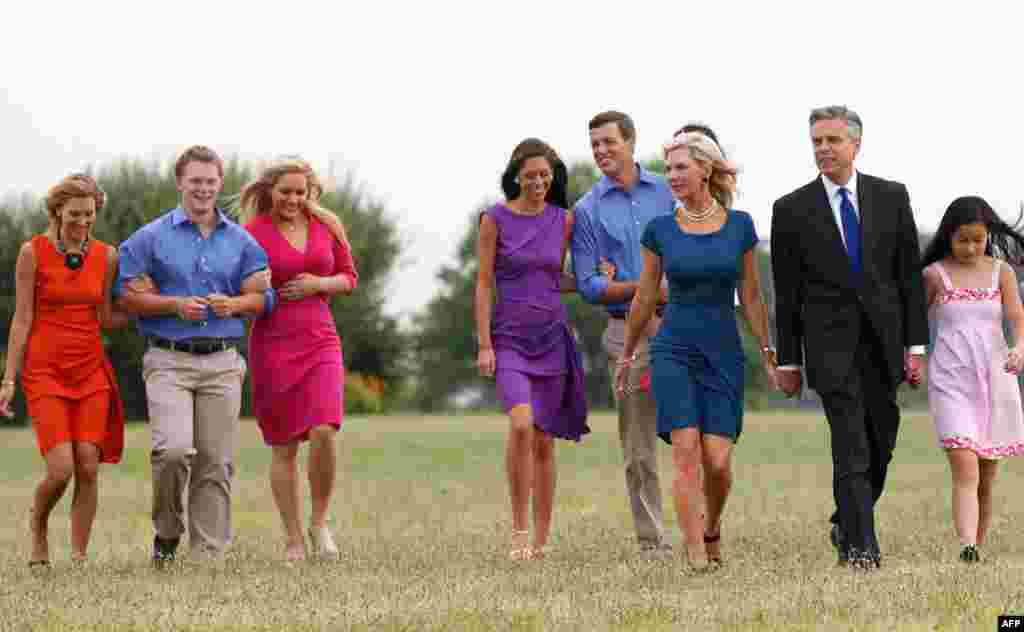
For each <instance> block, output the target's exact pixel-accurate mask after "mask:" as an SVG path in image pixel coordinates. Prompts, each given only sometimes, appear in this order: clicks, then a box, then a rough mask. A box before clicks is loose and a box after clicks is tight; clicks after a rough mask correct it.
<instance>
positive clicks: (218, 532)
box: [142, 348, 246, 555]
mask: <svg viewBox="0 0 1024 632" xmlns="http://www.w3.org/2000/svg"><path fill="white" fill-rule="evenodd" d="M245 368H246V367H245V360H244V359H243V358H242V356H241V355H240V354H239V353H238V352H237V351H236V350H234V349H228V350H226V351H219V352H217V353H211V354H209V355H194V354H191V353H185V352H183V351H170V350H166V349H158V348H150V349H149V350H148V351H146V354H145V355H144V356H143V358H142V376H143V379H145V381H146V396H147V399H148V403H149V421H150V425H151V427H152V434H153V452H152V465H153V526H154V527H155V529H156V534H157V535H158V536H159V537H160V538H161V539H171V538H179V537H181V536H182V534H183V533H184V532H185V518H184V516H185V506H186V505H185V503H186V500H185V498H186V492H187V506H188V531H189V546H190V547H191V549H192V551H193V552H194V553H199V554H213V555H217V554H219V553H221V552H223V551H224V549H225V548H226V547H227V545H228V543H229V542H230V540H231V478H232V476H233V475H234V450H235V443H236V437H237V434H238V415H239V413H240V411H241V404H242V380H243V378H244V377H245Z"/></svg>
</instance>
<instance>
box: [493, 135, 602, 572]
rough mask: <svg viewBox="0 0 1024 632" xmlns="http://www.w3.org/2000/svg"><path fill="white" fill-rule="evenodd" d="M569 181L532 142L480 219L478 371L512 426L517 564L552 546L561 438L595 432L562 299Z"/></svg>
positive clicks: (522, 148)
mask: <svg viewBox="0 0 1024 632" xmlns="http://www.w3.org/2000/svg"><path fill="white" fill-rule="evenodd" d="M567 181H568V175H567V172H566V169H565V165H564V164H563V163H562V161H561V160H560V159H559V158H558V155H557V154H556V153H555V152H554V150H552V149H551V148H550V147H549V146H548V145H546V144H545V143H543V142H541V141H539V140H537V139H532V138H530V139H527V140H524V141H523V142H521V143H520V144H519V145H518V146H517V147H516V149H515V151H514V152H512V159H511V160H510V161H509V164H508V167H507V168H506V169H505V173H504V174H503V175H502V178H501V186H502V190H503V191H504V193H505V198H506V201H505V202H504V203H502V204H496V205H494V206H493V207H491V208H490V209H488V210H487V211H485V212H484V213H483V214H482V215H481V217H480V236H479V241H478V256H479V262H480V269H479V274H478V277H477V285H476V327H477V336H478V338H479V343H480V352H479V355H478V357H477V366H478V368H479V370H480V373H481V375H484V376H488V377H490V376H494V377H495V378H496V379H497V386H498V397H499V398H500V399H501V402H502V404H503V406H504V408H505V410H506V411H507V412H508V415H509V418H510V420H511V426H510V428H509V436H508V445H507V447H506V452H505V466H506V469H507V471H508V482H509V492H510V496H511V499H512V551H511V553H510V556H511V558H512V559H514V560H527V559H533V558H536V557H540V556H541V555H543V550H544V546H545V544H546V543H547V539H548V532H549V531H550V529H551V510H552V506H553V504H554V495H555V460H554V438H555V437H558V438H560V439H570V440H572V441H579V440H580V437H582V436H583V435H584V434H586V433H588V432H590V429H589V428H588V427H587V405H586V400H585V398H584V392H583V370H582V368H581V363H580V356H579V352H578V351H577V349H576V342H575V339H574V338H573V334H572V331H571V330H570V329H569V324H568V322H567V315H566V310H565V307H564V306H563V305H562V303H561V300H560V293H561V292H568V291H573V290H574V289H575V283H574V282H573V280H572V279H571V277H564V276H563V274H562V268H563V262H564V260H565V253H566V247H567V245H568V241H569V235H570V233H571V231H572V215H571V213H570V212H569V211H567V210H565V207H566V206H568V204H567V200H566V184H567ZM495 289H496V290H497V294H498V296H497V304H496V305H493V316H492V301H493V295H492V292H493V291H494V290H495ZM531 495H532V497H533V522H534V525H533V526H534V539H533V545H532V546H531V545H530V540H529V530H528V529H527V525H528V518H527V513H528V509H529V505H530V497H531Z"/></svg>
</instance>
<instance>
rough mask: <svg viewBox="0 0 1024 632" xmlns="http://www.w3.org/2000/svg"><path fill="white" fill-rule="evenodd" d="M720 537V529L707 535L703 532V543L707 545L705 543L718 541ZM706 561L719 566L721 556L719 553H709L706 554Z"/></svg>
mask: <svg viewBox="0 0 1024 632" xmlns="http://www.w3.org/2000/svg"><path fill="white" fill-rule="evenodd" d="M721 539H722V530H721V529H719V530H718V533H717V534H715V535H708V534H707V532H705V533H704V544H705V545H707V544H714V543H716V542H718V541H719V540H721ZM708 561H709V562H711V563H712V564H716V565H718V566H721V565H722V556H721V554H719V555H715V556H711V555H709V556H708Z"/></svg>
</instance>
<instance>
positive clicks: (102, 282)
mask: <svg viewBox="0 0 1024 632" xmlns="http://www.w3.org/2000/svg"><path fill="white" fill-rule="evenodd" d="M104 199H105V196H104V193H103V191H102V190H101V189H100V188H99V186H98V185H97V184H96V181H95V180H94V179H93V178H91V177H90V176H86V175H72V176H68V177H67V178H64V179H63V180H61V182H60V183H58V184H57V185H56V186H54V187H53V188H51V189H50V191H49V193H48V194H47V197H46V208H47V211H48V212H49V215H50V226H49V228H48V229H47V231H46V232H45V233H44V234H41V235H36V236H34V237H33V238H32V239H30V240H29V241H28V242H26V243H25V244H23V245H22V247H21V250H20V252H19V254H18V261H17V264H16V270H15V297H16V298H15V301H16V303H15V312H14V321H13V322H12V324H11V329H10V339H9V340H8V343H7V362H6V365H7V366H6V368H5V373H4V377H3V382H2V384H0V413H2V414H4V415H5V416H7V417H11V416H13V412H12V410H11V400H12V399H13V398H14V386H15V376H16V375H17V374H18V368H19V366H20V365H21V364H22V360H23V359H24V368H23V370H22V373H21V385H22V389H23V390H24V392H25V398H26V400H27V402H28V413H29V416H30V417H31V418H32V426H33V428H34V429H35V433H36V439H37V440H38V443H39V450H40V452H42V454H43V457H44V458H45V459H46V477H45V478H44V479H43V480H42V482H41V483H39V486H38V487H37V488H36V492H35V499H34V503H33V507H32V522H31V526H32V556H31V558H30V561H29V566H48V565H49V563H50V551H49V545H48V542H47V524H48V521H49V517H50V512H51V511H52V510H53V507H54V505H56V504H57V501H58V500H60V498H61V496H63V494H64V490H65V489H67V487H68V483H69V482H70V481H71V478H72V476H73V477H74V480H75V486H74V499H73V500H72V503H71V548H72V553H71V554H72V559H74V560H76V561H82V560H84V559H85V555H86V548H87V547H88V544H89V532H90V530H91V528H92V523H93V518H94V517H95V516H96V499H97V491H98V490H97V473H98V470H99V464H100V463H101V462H103V463H117V462H118V461H120V460H121V450H122V447H123V444H124V413H123V409H122V406H121V398H120V395H119V393H118V390H117V382H116V380H115V377H114V371H113V369H112V367H111V366H110V362H109V360H108V359H107V356H106V354H105V353H104V351H103V342H102V338H101V335H100V331H101V327H103V328H113V327H119V326H123V325H125V324H127V323H128V322H129V317H128V316H127V315H125V314H122V313H120V312H114V311H113V309H112V307H111V298H110V286H111V283H112V281H113V278H114V276H115V270H116V266H117V249H116V248H114V247H112V246H110V245H107V244H105V243H103V242H101V241H97V240H93V239H90V231H91V229H92V225H93V224H94V223H95V220H96V212H97V211H98V210H99V209H101V208H103V203H104Z"/></svg>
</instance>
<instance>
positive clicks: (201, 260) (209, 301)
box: [114, 146, 274, 565]
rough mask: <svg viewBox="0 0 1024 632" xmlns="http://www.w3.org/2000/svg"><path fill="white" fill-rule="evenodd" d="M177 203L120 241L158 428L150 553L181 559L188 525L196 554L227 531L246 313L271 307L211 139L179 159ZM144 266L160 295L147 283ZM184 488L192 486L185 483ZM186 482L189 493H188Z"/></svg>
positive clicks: (213, 546) (118, 291)
mask: <svg viewBox="0 0 1024 632" xmlns="http://www.w3.org/2000/svg"><path fill="white" fill-rule="evenodd" d="M175 175H176V177H177V182H178V190H179V191H180V193H181V205H180V206H178V208H175V209H173V210H172V211H170V212H168V213H166V214H164V215H163V216H161V217H159V218H157V219H156V220H154V221H152V222H150V223H149V224H146V225H145V226H143V227H142V228H140V229H139V230H138V231H136V232H135V234H133V235H132V236H131V237H130V238H128V240H126V241H125V242H124V243H123V244H121V248H120V256H119V268H120V269H119V272H118V277H117V282H116V285H115V287H114V294H115V296H117V297H118V305H119V306H120V307H121V308H122V309H124V310H125V311H128V312H132V313H134V314H137V315H139V316H140V318H139V330H140V331H141V333H142V335H143V336H145V337H146V340H147V343H148V347H149V348H148V349H147V351H146V354H145V356H144V357H143V360H142V366H143V369H142V370H143V377H144V378H145V381H146V396H147V399H148V403H149V418H150V425H151V427H152V433H153V451H152V467H153V525H154V527H155V529H156V537H155V538H154V543H153V561H154V562H155V563H156V564H158V565H162V564H164V563H167V562H170V561H172V560H173V559H174V555H175V550H176V549H177V546H178V542H179V540H180V538H181V536H182V535H183V534H184V532H185V523H184V512H185V505H184V504H183V498H187V499H188V500H187V502H188V517H189V525H188V531H189V544H190V547H191V549H192V550H193V552H195V553H198V554H200V555H203V556H218V555H219V554H220V553H222V552H223V551H224V549H225V547H226V546H227V544H228V542H229V541H230V538H231V477H232V474H233V472H234V467H233V463H232V458H233V457H232V455H233V453H234V450H235V437H236V435H237V429H238V415H239V412H240V409H241V401H242V380H243V379H244V377H245V369H246V367H245V361H244V360H243V359H242V356H241V355H240V354H239V353H238V350H237V347H238V344H239V343H240V342H241V340H242V337H243V336H244V335H245V323H244V321H243V319H244V318H247V317H249V318H251V317H256V316H259V315H260V314H262V313H263V312H264V311H265V310H266V311H269V310H270V309H272V308H273V300H274V295H273V291H272V290H270V287H269V279H268V275H267V255H266V253H265V252H264V251H263V249H262V248H261V247H260V246H259V244H258V243H256V240H255V239H253V238H252V236H251V235H249V233H248V232H247V231H246V230H245V229H243V228H242V227H240V226H239V225H238V224H236V223H234V222H232V221H230V220H228V219H227V218H226V217H224V215H223V214H222V213H221V211H220V210H219V209H217V207H216V200H217V195H218V193H220V190H221V187H222V185H223V182H224V167H223V163H222V162H221V159H220V157H219V156H217V154H216V153H215V152H214V151H213V150H211V149H209V148H206V147H201V146H196V147H191V148H189V149H188V150H186V151H185V152H184V153H183V154H182V156H181V157H180V158H179V159H178V162H177V164H176V165H175ZM143 276H147V277H149V278H150V279H152V281H153V283H154V284H155V285H156V286H157V288H158V292H159V293H152V292H145V291H140V290H139V288H138V287H137V285H136V284H134V283H133V281H135V280H137V279H141V278H142V277H143ZM186 486H187V490H186ZM186 492H187V493H186Z"/></svg>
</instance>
